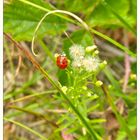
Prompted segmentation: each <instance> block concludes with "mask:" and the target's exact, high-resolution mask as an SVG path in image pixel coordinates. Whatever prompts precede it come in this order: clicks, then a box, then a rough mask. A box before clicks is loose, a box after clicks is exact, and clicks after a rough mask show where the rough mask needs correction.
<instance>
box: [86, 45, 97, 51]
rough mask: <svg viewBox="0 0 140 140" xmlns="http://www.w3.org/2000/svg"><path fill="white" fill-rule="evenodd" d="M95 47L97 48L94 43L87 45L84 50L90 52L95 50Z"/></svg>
mask: <svg viewBox="0 0 140 140" xmlns="http://www.w3.org/2000/svg"><path fill="white" fill-rule="evenodd" d="M96 48H97V46H96V45H92V46H88V47H86V52H87V53H89V52H92V51H93V50H95V49H96Z"/></svg>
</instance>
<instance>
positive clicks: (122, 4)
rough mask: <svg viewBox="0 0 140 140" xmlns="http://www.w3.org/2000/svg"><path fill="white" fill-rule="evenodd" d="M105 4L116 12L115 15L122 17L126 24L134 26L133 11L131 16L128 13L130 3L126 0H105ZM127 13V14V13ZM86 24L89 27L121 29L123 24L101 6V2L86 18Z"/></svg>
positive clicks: (134, 13)
mask: <svg viewBox="0 0 140 140" xmlns="http://www.w3.org/2000/svg"><path fill="white" fill-rule="evenodd" d="M132 1H133V0H132ZM106 2H107V3H108V4H109V5H110V6H111V8H112V9H113V10H114V11H116V13H117V14H118V15H119V16H120V17H123V19H124V21H125V22H126V23H129V24H130V25H131V26H134V25H135V23H136V19H135V18H134V16H135V15H136V12H134V11H133V14H131V13H130V12H129V10H130V6H131V3H130V2H129V1H128V0H123V1H122V0H118V1H114V0H106ZM128 12H129V13H128ZM88 22H89V24H90V25H91V26H102V27H109V28H110V27H111V26H112V27H122V26H123V24H122V22H121V21H120V19H118V18H117V17H116V16H115V15H114V14H113V13H112V12H111V11H110V10H109V9H108V8H106V7H105V6H104V5H102V1H101V2H100V4H98V5H97V6H96V7H95V9H94V10H93V11H92V13H91V14H90V16H89V18H88Z"/></svg>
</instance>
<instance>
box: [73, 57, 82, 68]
mask: <svg viewBox="0 0 140 140" xmlns="http://www.w3.org/2000/svg"><path fill="white" fill-rule="evenodd" d="M83 59H84V57H83V56H80V57H79V58H77V59H76V58H75V59H74V60H73V62H72V67H75V68H79V67H82V65H83Z"/></svg>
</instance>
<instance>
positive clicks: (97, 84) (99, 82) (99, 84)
mask: <svg viewBox="0 0 140 140" xmlns="http://www.w3.org/2000/svg"><path fill="white" fill-rule="evenodd" d="M95 85H96V86H97V87H100V86H102V85H103V82H102V81H100V80H99V81H97V82H96V83H95Z"/></svg>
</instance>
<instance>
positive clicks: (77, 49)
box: [69, 44, 85, 59]
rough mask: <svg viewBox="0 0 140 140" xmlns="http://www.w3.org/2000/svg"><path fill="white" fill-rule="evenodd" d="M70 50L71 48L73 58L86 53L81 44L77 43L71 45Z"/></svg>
mask: <svg viewBox="0 0 140 140" xmlns="http://www.w3.org/2000/svg"><path fill="white" fill-rule="evenodd" d="M69 50H70V56H71V57H72V58H73V59H78V58H79V57H81V56H84V55H85V50H84V48H83V47H82V46H81V45H76V44H75V45H73V46H71V47H70V49H69Z"/></svg>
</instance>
